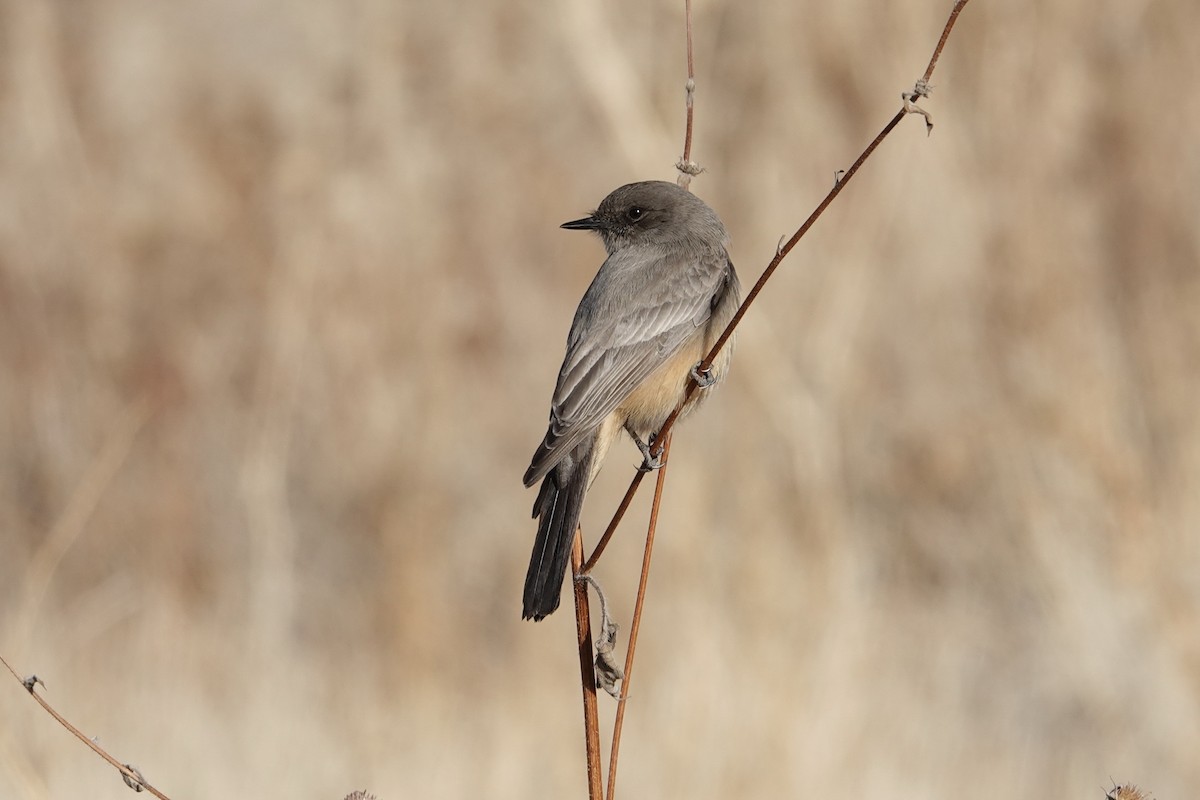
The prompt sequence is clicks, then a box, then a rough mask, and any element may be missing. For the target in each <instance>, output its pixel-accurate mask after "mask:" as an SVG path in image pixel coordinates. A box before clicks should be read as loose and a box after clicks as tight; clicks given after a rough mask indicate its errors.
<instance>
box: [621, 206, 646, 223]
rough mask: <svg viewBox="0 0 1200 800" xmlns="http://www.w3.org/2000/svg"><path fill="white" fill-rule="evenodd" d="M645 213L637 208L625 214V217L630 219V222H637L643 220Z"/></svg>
mask: <svg viewBox="0 0 1200 800" xmlns="http://www.w3.org/2000/svg"><path fill="white" fill-rule="evenodd" d="M642 214H643V211H642V210H641V209H640V208H638V207H637V206H634V207H632V208H631V209H629V210H628V211H626V212H625V216H627V217H629V221H630V222H637V221H638V220H639V219H641V218H642Z"/></svg>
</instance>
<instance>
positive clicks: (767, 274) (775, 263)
mask: <svg viewBox="0 0 1200 800" xmlns="http://www.w3.org/2000/svg"><path fill="white" fill-rule="evenodd" d="M967 2H968V0H958V2H956V3H955V4H954V8H953V10H951V12H950V17H949V18H948V19H947V20H946V26H945V28H944V29H943V30H942V36H941V38H940V39H939V40H938V43H937V47H935V48H934V51H933V57H932V58H930V60H929V65H928V66H927V67H926V68H925V74H924V75H923V76H922V77H921V79H920V81H918V82H917V84H916V87H915V88H914V89H913V91H911V92H909V93H908V95H909V97H910V98H911V99H912V101H914V102H915V100H916V98H917V97H919V96H921V94H922V93H927V92H928V91H929V79H930V77H932V75H933V70H934V67H936V66H937V62H938V59H939V58H940V57H941V54H942V50H943V48H945V46H946V40H947V38H949V36H950V30H951V28H953V27H954V23H955V22H956V21H957V20H958V15H959V13H960V12H961V11H962V9H963V7H964V6H966V4H967ZM909 105H910V103H908V102H906V103H905V107H904V108H901V110H900V111H898V112H897V113H896V115H895V116H894V117H892V118H891V120H889V121H888V123H887V124H886V125H884V126H883V130H881V131H880V132H879V135H877V136H876V137H875V138H874V139H873V140H871V143H870V144H869V145H867V148H866V149H865V150H863V151H862V153H861V154H860V155H859V157H858V158H857V159H855V161H854V163H853V164H851V165H850V168H849V169H847V170H846V172H845V174H844V175H842V176H841V179H840V180H838V181H837V182H836V183H834V185H833V188H832V189H830V190H829V193H828V194H827V195H825V198H824V199H823V200H822V201H821V202H820V204H818V205H817V207H816V209H815V210H814V211H813V212H812V213H811V214H810V215H809V216H808V219H806V220H805V221H804V223H803V224H802V225H801V226H800V227H799V228H797V229H796V232H795V233H794V234H792V236H791V238H790V239H788V240H787V242H786V243H784V244H783V245H782V246H781V247H779V248H778V249H777V250H776V252H775V257H774V258H772V259H771V262H770V263H769V264H767V268H766V269H765V270H763V273H762V275H761V276H760V277H759V279H758V281H757V282H756V283H755V284H754V288H752V289H751V290H750V292H749V293H748V294H747V295H746V299H745V300H743V301H742V305H741V306H740V307H739V308H738V310H737V313H736V314H734V315H733V319H731V320H730V321H729V325H727V326H726V327H725V330H724V332H723V333H722V334H721V336H720V337H719V338H718V339H717V341H716V343H715V344H714V345H713V347H712V350H710V351H709V353H708V355H707V356H705V357H704V360H703V361H702V362H700V366H699V370H700V371H701V372H704V371H705V370H707V369H708V368H709V367H711V366H712V363H713V361H714V360H715V359H716V357H717V354H718V353H720V352H721V349H722V348H723V347H725V345H726V343H727V342H728V341H729V337H730V336H732V335H733V331H734V330H735V329H736V328H737V326H738V324H740V323H741V321H742V317H744V316H745V315H746V310H747V309H749V308H750V304H751V303H753V302H754V301H755V299H756V298H757V297H758V295H759V292H761V291H762V288H763V286H764V285H765V284H766V282H767V281H768V280H770V278H771V276H772V275H773V274H775V270H776V269H777V268H778V267H779V264H780V262H782V261H783V259H785V258H786V257H787V255H788V253H790V252H791V251H792V248H793V247H795V246H796V244H797V243H799V241H800V239H801V238H803V237H804V235H805V234H806V233H808V230H809V228H811V227H812V226H813V223H815V222H816V221H817V219H819V218H820V216H821V215H822V214H824V213H825V209H826V208H828V207H829V204H830V203H832V202H833V200H834V198H836V197H837V196H838V195H839V194H841V193H842V189H844V188H845V187H846V184H848V183H850V180H851V179H852V178H853V177H854V176H855V175H856V174H857V173H858V170H859V168H860V167H861V166H862V165H863V164H864V163H865V162H866V160H867V159H868V158H870V157H871V154H872V153H874V152H875V149H876V148H877V147H879V145H880V143H882V142H883V140H884V139H885V138H887V136H888V134H889V133H891V132H892V130H893V129H894V128H895V127H896V126H897V125H899V124H900V121H901V120H902V119H904V117H905V116H906V115H907V114H909V113H913V112H912V111H911V110H910V108H909V107H908V106H909ZM918 113H919V112H918ZM926 121H927V122H928V117H926ZM696 388H697V387H696V381H695V380H690V381H688V388H687V394H686V395H685V402H684V404H683V405H686V398H690V397H691V396H692V393H693V392H695V391H696ZM683 405H681V406H680V408H682V407H683ZM678 417H679V409H678V408H677V409H676V410H675V411H674V412H672V414H671V416H669V417H667V420H666V422H665V423H663V426H662V428H660V429H659V431H658V435H657V436H656V441H655V444H654V446H653V447H651V454H652V455H655V456H657V455H660V454H661V452H662V442H663V441H664V439H665V437H666V435H667V434H668V433H670V431H671V428H672V427H673V426H674V425H675V420H676V419H677V418H678Z"/></svg>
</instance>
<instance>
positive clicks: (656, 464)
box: [633, 435, 663, 472]
mask: <svg viewBox="0 0 1200 800" xmlns="http://www.w3.org/2000/svg"><path fill="white" fill-rule="evenodd" d="M633 442H634V444H636V445H637V448H638V450H641V451H642V465H641V466H640V467H638V472H654V471H655V470H656V469H662V465H663V459H662V453H659V454H658V455H655V454H654V450H653V447H654V436H653V435H651V436H650V441H649V443H647V442H643V441H642V440H641V439H639V438H638V437H636V436H634V437H633Z"/></svg>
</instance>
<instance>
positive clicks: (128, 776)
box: [0, 656, 171, 800]
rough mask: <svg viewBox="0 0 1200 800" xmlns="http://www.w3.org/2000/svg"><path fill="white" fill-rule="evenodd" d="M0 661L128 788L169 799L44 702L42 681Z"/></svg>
mask: <svg viewBox="0 0 1200 800" xmlns="http://www.w3.org/2000/svg"><path fill="white" fill-rule="evenodd" d="M0 663H3V664H4V666H5V667H6V668H7V669H8V671H9V672H11V673H12V676H13V677H14V678H16V679H17V680H18V681H19V682H20V683H21V685H22V686H24V687H25V690H26V691H27V692H29V694H30V695H31V696H32V697H33V699H34V700H36V701H37V702H38V705H40V706H41V707H42V708H44V709H46V713H48V714H49V715H50V716H52V717H54V719H56V720H57V721H58V724H59V725H62V726H63V727H64V728H66V729H67V730H68V731H70V732H71V733H72V734H74V735H75V738H77V739H78V740H79V741H81V742H83V743H84V744H86V745H87V746H88V747H90V748H92V750H93V751H94V752H95V753H96V755H98V756H100V757H101V758H103V759H104V760H105V761H107V762H108V763H109V764H112V765H113V766H114V767H116V768H117V771H118V772H120V773H121V780H123V781H125V785H126V786H128V787H129V788H131V789H133V790H134V791H136V792H142V791H146V792H149V793H150V794H152V795H154V796H155V797H157V798H159V800H171V799H170V798H169V797H167V796H166V795H165V794H163V793H162V792H160V791H159V790H158V789H155V788H154V787H153V786H151V785H150V784H149V783H147V782H146V779H145V778H144V777H143V776H142V773H141V772H140V771H139V770H138V769H137V767H134V766H132V765H131V764H122V763H121V762H120V761H117V760H116V759H115V758H113V757H112V756H111V755H109V754H108V751H107V750H105V749H104V748H103V747H101V746H100V745H98V744H96V741H95V740H94V739H89V738H88V737H87V736H86V735H85V734H84V733H83V731H81V730H79V728H76V727H75V726H74V725H72V724H71V723H70V722H68V721H67V719H66V717H64V716H63V715H62V714H59V713H58V712H57V711H55V710H54V708H53V706H51V705H50V704H49V703H48V702H46V699H45V698H44V697H42V696H41V695H40V694H38V693H37V685H38V684H39V683H42V682H41V680H40V679H39V678H38V677H37V676H36V675H31V676H29V677H28V678H22V677H21V676H20V675H18V674H17V671H16V670H15V669H13V668H12V665H11V664H9V663H8V661H7V660H5V658H4V656H0ZM42 685H43V686H45V684H44V683H42Z"/></svg>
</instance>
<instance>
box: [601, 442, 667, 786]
mask: <svg viewBox="0 0 1200 800" xmlns="http://www.w3.org/2000/svg"><path fill="white" fill-rule="evenodd" d="M670 453H671V439H670V435H669V434H668V436H667V439H666V440H665V441H664V442H663V448H662V460H663V465H662V466H661V467H660V468H659V470H658V481H657V482H656V483H655V484H654V502H653V503H652V504H651V505H650V525H649V526H648V528H647V530H646V549H645V551H644V552H643V553H642V575H641V578H640V579H639V580H638V593H637V602H635V603H634V606H633V624H632V625H630V626H629V649H628V650H627V651H626V653H625V679H624V680H623V681H622V682H621V699H620V700H619V701H617V718H616V721H615V722H614V723H613V735H612V750H611V752H610V754H609V757H608V800H613V797H614V796H615V794H616V784H617V754H618V751H619V750H620V748H621V727H622V725H623V724H624V722H625V702H626V701H627V700H628V699H629V680H630V678H632V677H633V654H634V652H635V651H636V650H637V638H638V630H639V629H640V628H641V627H642V606H643V605H644V604H645V601H646V583H647V582H648V581H649V579H650V555H651V553H652V552H653V550H654V533H655V530H656V529H657V527H658V507H659V504H660V503H661V502H662V493H663V484H665V483H666V480H667V458H668V456H669V455H670Z"/></svg>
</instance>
